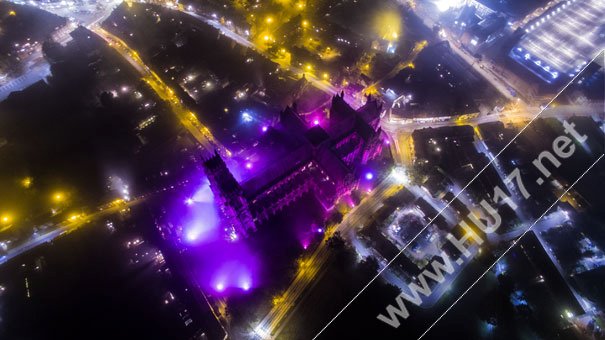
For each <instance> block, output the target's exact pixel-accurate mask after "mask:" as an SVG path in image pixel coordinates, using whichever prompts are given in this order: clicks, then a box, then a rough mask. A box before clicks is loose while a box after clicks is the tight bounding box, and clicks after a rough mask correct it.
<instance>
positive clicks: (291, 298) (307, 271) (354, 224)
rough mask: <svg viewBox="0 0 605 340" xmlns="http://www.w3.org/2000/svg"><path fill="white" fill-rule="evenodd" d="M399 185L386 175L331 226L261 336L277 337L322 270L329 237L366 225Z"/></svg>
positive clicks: (259, 331) (259, 332)
mask: <svg viewBox="0 0 605 340" xmlns="http://www.w3.org/2000/svg"><path fill="white" fill-rule="evenodd" d="M400 188H401V183H398V182H397V181H396V179H395V176H393V175H391V176H389V177H387V178H386V179H385V180H383V181H382V182H381V183H380V184H378V185H377V186H376V188H375V189H374V190H373V191H372V192H371V194H370V195H369V196H367V197H366V198H365V199H364V200H363V201H362V202H361V203H360V204H359V205H358V206H356V207H355V208H353V209H352V210H351V211H350V212H349V213H348V214H347V215H346V216H345V217H344V219H343V221H342V222H341V223H340V224H339V225H337V226H335V227H334V228H333V229H330V231H329V233H327V234H326V236H325V237H324V239H323V240H322V242H321V243H320V244H319V245H318V246H317V248H316V249H315V251H314V252H313V253H312V254H311V255H310V256H309V257H308V258H306V259H305V260H304V261H303V262H302V263H301V265H300V267H299V270H298V272H297V273H296V275H295V277H294V279H293V281H292V283H291V284H290V286H289V287H288V289H287V290H286V292H285V293H284V294H283V295H282V296H281V297H279V298H278V299H276V302H277V303H275V304H274V306H273V308H272V309H271V311H270V312H269V313H268V314H267V315H266V316H265V318H264V319H263V320H262V321H261V322H260V323H259V324H258V326H257V327H256V328H255V333H256V334H257V335H258V336H259V337H260V338H262V339H275V338H276V337H277V336H278V335H279V333H280V332H281V330H282V329H283V327H284V326H285V325H286V323H287V320H288V318H289V316H290V315H291V312H292V310H293V309H294V308H295V307H296V305H297V303H298V302H299V300H300V299H301V297H302V296H303V294H304V293H305V292H306V291H307V288H309V286H311V284H312V283H313V282H314V280H315V279H316V278H317V276H318V274H319V273H321V271H322V267H323V266H324V264H325V263H326V261H327V260H328V258H329V256H330V249H329V246H328V244H327V240H328V239H329V237H330V236H331V235H333V234H334V233H336V232H339V233H340V234H341V235H346V234H348V233H349V232H350V231H353V230H355V229H357V228H359V227H361V226H363V225H364V223H365V222H366V221H367V220H368V218H370V217H371V216H372V214H373V213H374V212H375V211H377V210H378V209H379V208H380V207H381V206H382V202H383V201H384V200H385V199H386V198H387V197H389V196H391V195H393V194H394V193H396V192H397V190H398V189H400Z"/></svg>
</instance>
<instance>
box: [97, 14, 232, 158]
mask: <svg viewBox="0 0 605 340" xmlns="http://www.w3.org/2000/svg"><path fill="white" fill-rule="evenodd" d="M91 31H92V32H94V33H96V34H97V35H98V36H99V37H101V38H102V39H103V40H105V42H107V44H108V45H109V46H110V47H112V48H113V49H114V50H116V51H117V52H118V53H119V54H120V55H121V56H122V58H124V59H125V60H126V61H128V63H129V64H130V65H132V67H133V68H134V69H135V70H137V72H139V74H140V75H141V77H142V78H143V80H144V81H145V82H146V83H147V84H148V85H149V86H150V87H151V88H152V89H153V91H154V92H155V93H156V95H157V96H158V97H159V98H160V99H162V100H164V101H166V102H167V103H168V104H169V106H170V109H171V111H172V112H173V113H174V114H175V115H176V116H177V118H178V120H179V122H180V123H181V124H182V125H183V127H185V129H187V131H188V132H189V133H190V134H191V136H193V138H194V139H195V140H196V141H197V142H198V143H200V145H201V146H202V147H204V149H206V151H208V152H209V153H212V152H214V150H219V152H220V153H221V154H222V155H223V156H227V157H231V152H230V151H229V150H228V149H227V148H225V147H224V146H222V145H221V144H220V143H219V142H218V141H217V140H216V139H215V138H214V136H213V135H212V133H211V132H210V130H209V129H208V128H207V127H206V126H204V125H203V124H202V123H201V122H200V121H199V119H198V118H197V116H196V115H195V113H193V112H192V111H191V110H189V109H188V108H187V107H185V105H184V104H183V103H182V102H181V100H180V99H179V98H178V96H177V95H176V93H175V91H174V90H173V89H172V88H170V87H169V86H168V85H167V84H166V83H165V82H164V81H163V80H162V79H161V78H160V77H159V76H158V75H157V74H156V73H155V72H154V71H152V70H151V69H150V68H149V67H148V66H147V65H145V63H144V62H143V60H142V59H141V57H140V56H139V54H138V52H137V51H135V50H133V49H132V48H130V47H129V46H128V45H127V44H126V42H124V41H123V40H122V39H120V38H118V37H117V36H115V35H113V34H112V33H110V32H108V31H107V30H105V29H103V28H101V27H100V26H98V25H95V26H93V27H91Z"/></svg>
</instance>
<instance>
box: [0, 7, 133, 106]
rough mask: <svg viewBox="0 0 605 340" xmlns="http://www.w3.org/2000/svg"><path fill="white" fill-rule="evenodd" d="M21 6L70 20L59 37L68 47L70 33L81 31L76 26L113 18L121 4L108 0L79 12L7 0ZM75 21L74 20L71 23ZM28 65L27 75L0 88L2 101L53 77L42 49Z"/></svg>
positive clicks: (72, 8)
mask: <svg viewBox="0 0 605 340" xmlns="http://www.w3.org/2000/svg"><path fill="white" fill-rule="evenodd" d="M7 1H9V2H12V3H14V4H17V5H22V6H32V7H37V8H40V9H41V10H44V11H47V12H50V13H53V14H55V15H58V16H60V17H64V18H68V23H67V25H66V26H65V28H67V30H66V31H65V32H61V34H60V35H59V36H55V37H54V38H55V40H56V42H58V43H60V44H65V43H67V42H68V41H70V40H71V36H70V35H69V33H71V31H73V30H74V29H76V28H77V26H78V25H76V24H75V23H76V22H77V23H78V24H80V25H82V26H85V27H90V26H92V25H95V24H97V23H99V22H102V21H104V20H105V19H107V18H108V17H109V15H110V14H111V12H112V11H113V9H114V8H115V7H116V6H117V5H119V4H120V3H121V2H122V1H121V0H108V1H104V2H103V3H100V2H99V3H98V4H97V3H94V4H88V5H78V8H77V9H76V7H75V5H74V3H73V2H65V1H62V2H60V3H44V2H34V1H27V2H25V1H20V0H7ZM70 18H72V19H70ZM24 63H26V64H27V65H26V66H25V67H24V70H25V72H24V73H23V74H22V75H20V76H18V77H16V78H14V79H11V80H9V81H8V82H6V83H5V84H3V85H2V86H0V101H2V100H4V99H6V98H7V97H8V96H9V95H10V94H11V93H12V92H16V91H22V90H24V89H26V88H27V87H29V86H31V85H33V84H34V83H36V82H38V81H40V80H42V79H45V78H46V77H48V76H49V75H50V73H51V72H50V65H49V64H48V63H47V62H46V60H45V59H44V55H43V54H42V48H41V47H39V48H38V49H37V50H36V51H35V52H34V53H33V54H32V55H31V56H29V57H28V58H27V61H25V62H24Z"/></svg>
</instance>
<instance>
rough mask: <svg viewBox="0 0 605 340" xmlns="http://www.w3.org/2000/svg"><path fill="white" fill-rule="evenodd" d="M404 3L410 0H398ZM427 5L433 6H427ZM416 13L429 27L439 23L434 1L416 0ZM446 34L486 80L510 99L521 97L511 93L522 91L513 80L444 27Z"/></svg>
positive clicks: (452, 46)
mask: <svg viewBox="0 0 605 340" xmlns="http://www.w3.org/2000/svg"><path fill="white" fill-rule="evenodd" d="M397 2H399V3H400V4H402V5H407V4H408V2H409V1H408V0H397ZM426 6H431V8H427V7H426ZM411 8H413V10H414V13H415V14H416V15H417V16H418V17H419V18H420V19H421V20H422V22H423V23H424V25H425V26H426V27H428V28H429V29H433V26H435V25H438V24H439V23H438V22H437V19H436V15H437V14H438V13H440V12H439V11H438V10H437V8H436V7H435V6H434V4H433V3H432V2H428V1H427V2H422V3H421V2H420V1H416V2H415V6H411ZM442 29H443V32H444V33H445V35H442V37H445V39H446V40H447V41H448V42H449V44H450V47H451V48H452V51H454V52H455V53H456V54H457V55H458V56H459V57H460V58H462V59H463V60H464V61H466V62H467V63H468V64H469V65H470V66H471V67H472V68H473V69H474V70H475V71H476V72H477V73H478V74H480V75H481V76H482V77H483V78H484V79H485V80H487V81H488V82H489V83H490V84H491V85H492V86H493V87H494V88H495V89H496V90H498V92H500V94H501V95H502V96H504V97H505V98H507V99H508V100H517V99H519V97H517V96H515V95H513V93H511V89H515V92H516V93H522V92H520V91H518V90H517V89H516V88H515V86H514V85H513V84H512V82H510V81H508V80H507V79H505V78H504V77H503V76H501V75H499V74H497V73H495V72H493V71H492V70H491V69H490V68H489V67H485V66H484V65H483V63H482V62H480V61H477V59H476V58H475V57H474V56H473V55H471V53H470V52H468V51H466V50H465V49H463V48H462V47H461V45H460V44H459V43H458V41H456V40H455V39H454V38H453V37H454V34H453V33H451V32H450V31H448V30H447V29H446V28H444V27H442Z"/></svg>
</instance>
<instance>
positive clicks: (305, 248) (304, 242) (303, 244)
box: [302, 240, 309, 250]
mask: <svg viewBox="0 0 605 340" xmlns="http://www.w3.org/2000/svg"><path fill="white" fill-rule="evenodd" d="M302 247H303V249H304V250H307V248H309V241H308V240H303V241H302Z"/></svg>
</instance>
